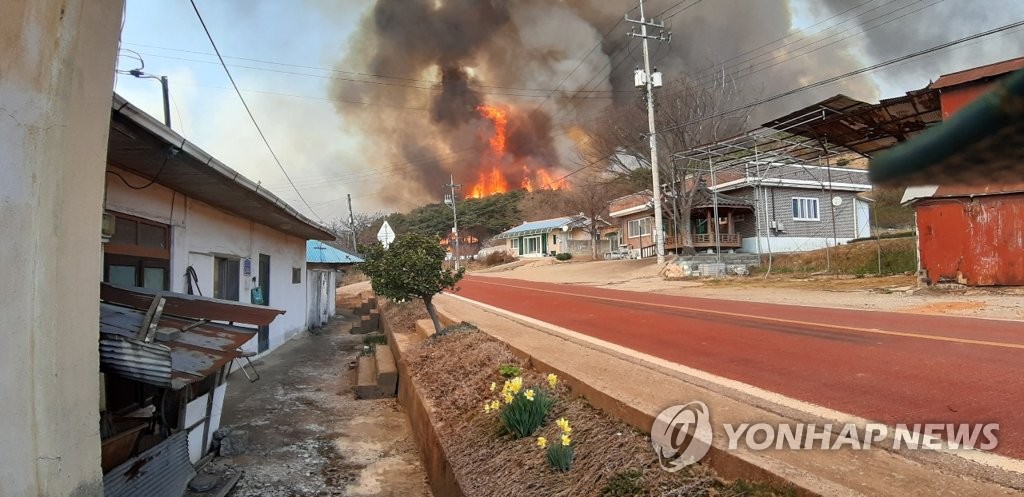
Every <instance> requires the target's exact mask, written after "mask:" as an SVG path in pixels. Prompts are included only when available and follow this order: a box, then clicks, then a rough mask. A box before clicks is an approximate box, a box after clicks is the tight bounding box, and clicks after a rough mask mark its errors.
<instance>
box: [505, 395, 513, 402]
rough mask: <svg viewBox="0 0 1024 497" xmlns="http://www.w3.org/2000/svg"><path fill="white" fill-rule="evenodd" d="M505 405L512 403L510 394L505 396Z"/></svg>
mask: <svg viewBox="0 0 1024 497" xmlns="http://www.w3.org/2000/svg"><path fill="white" fill-rule="evenodd" d="M505 403H506V404H511V403H512V394H510V393H506V394H505Z"/></svg>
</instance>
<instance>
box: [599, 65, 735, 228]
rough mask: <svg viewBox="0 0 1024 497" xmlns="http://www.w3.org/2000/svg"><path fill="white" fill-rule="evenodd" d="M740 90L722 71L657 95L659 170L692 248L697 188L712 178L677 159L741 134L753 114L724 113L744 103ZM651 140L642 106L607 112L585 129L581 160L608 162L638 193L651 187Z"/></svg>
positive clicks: (675, 217) (677, 222)
mask: <svg viewBox="0 0 1024 497" xmlns="http://www.w3.org/2000/svg"><path fill="white" fill-rule="evenodd" d="M741 98H742V95H741V93H740V91H739V88H738V86H737V85H736V84H735V82H733V81H732V80H731V79H729V78H728V77H726V75H725V74H724V72H722V73H721V74H720V75H719V77H717V78H716V79H714V80H713V81H711V82H709V83H708V84H707V85H701V84H698V83H697V82H695V81H693V80H690V79H687V78H685V77H684V78H681V79H679V80H677V81H675V82H673V83H671V84H669V85H667V86H666V87H665V88H663V89H661V90H659V91H658V92H657V94H656V99H655V106H656V107H655V118H656V125H657V126H656V127H657V129H658V130H659V131H658V150H659V157H658V159H659V160H658V162H659V168H660V171H659V172H660V175H661V177H662V178H666V179H667V180H668V184H667V185H663V188H664V189H665V190H666V191H665V195H663V196H662V198H663V199H664V200H663V201H664V202H665V203H666V204H667V205H665V207H667V209H666V212H667V213H668V216H669V217H671V218H672V220H673V221H674V222H673V225H674V226H675V227H676V229H677V230H678V231H679V234H681V235H683V236H684V237H685V244H686V245H687V246H689V247H692V245H693V242H692V239H691V237H690V230H691V227H690V208H691V206H692V205H693V200H694V197H695V194H696V192H697V191H698V189H697V186H698V185H699V184H700V182H701V180H703V179H704V177H705V176H706V174H707V173H708V171H707V169H706V166H703V165H701V164H688V163H680V162H679V161H677V160H674V158H673V157H674V155H675V153H677V152H680V151H684V150H689V149H692V148H694V147H696V146H699V145H703V144H707V143H712V142H714V141H717V140H720V139H722V138H726V137H729V136H732V135H735V134H738V133H740V132H741V131H743V130H744V129H745V128H746V127H747V121H748V119H749V116H750V112H749V110H745V111H737V112H731V113H728V112H725V111H727V110H728V109H733V108H736V107H739V106H740V105H741V104H742V103H743V102H742V100H741ZM646 136H647V112H646V108H645V105H644V103H643V101H640V100H638V101H635V102H632V103H631V104H627V105H617V106H613V107H611V108H609V109H608V110H607V111H606V112H605V113H604V114H603V115H602V116H600V117H599V118H597V119H596V120H595V123H594V125H592V126H591V127H589V128H588V129H587V136H586V140H585V142H584V144H583V145H582V146H581V147H580V156H581V157H582V158H583V160H585V161H587V162H588V163H593V162H598V161H604V162H605V163H606V164H607V168H608V170H609V171H612V172H614V173H616V174H617V175H619V176H620V177H622V178H625V179H626V180H628V181H630V182H631V183H632V184H633V185H634V187H635V188H637V189H642V188H650V186H651V176H650V168H651V157H650V148H649V147H648V141H647V139H646Z"/></svg>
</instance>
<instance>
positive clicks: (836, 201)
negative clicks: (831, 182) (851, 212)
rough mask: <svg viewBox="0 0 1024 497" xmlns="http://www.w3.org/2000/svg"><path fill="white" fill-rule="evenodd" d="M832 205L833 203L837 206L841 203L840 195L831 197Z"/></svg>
mask: <svg viewBox="0 0 1024 497" xmlns="http://www.w3.org/2000/svg"><path fill="white" fill-rule="evenodd" d="M832 205H834V206H836V207H839V206H840V205H843V199H842V197H832Z"/></svg>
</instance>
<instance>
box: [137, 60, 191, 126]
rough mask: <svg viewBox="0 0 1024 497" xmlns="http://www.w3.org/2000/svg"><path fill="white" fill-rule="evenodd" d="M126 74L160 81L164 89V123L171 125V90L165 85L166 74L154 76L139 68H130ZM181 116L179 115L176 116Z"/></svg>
mask: <svg viewBox="0 0 1024 497" xmlns="http://www.w3.org/2000/svg"><path fill="white" fill-rule="evenodd" d="M128 74H131V75H132V76H135V77H136V78H140V79H142V78H148V79H156V80H159V81H160V87H161V88H162V89H163V91H164V125H165V126H167V127H168V128H170V127H171V90H170V88H169V87H168V85H167V76H155V75H153V74H146V73H144V72H142V70H141V69H132V70H131V71H128ZM178 117H181V116H178Z"/></svg>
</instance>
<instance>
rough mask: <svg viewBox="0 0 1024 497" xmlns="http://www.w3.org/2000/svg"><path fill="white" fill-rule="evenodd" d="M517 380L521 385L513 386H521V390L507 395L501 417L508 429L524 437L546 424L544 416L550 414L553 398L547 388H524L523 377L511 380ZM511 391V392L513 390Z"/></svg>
mask: <svg viewBox="0 0 1024 497" xmlns="http://www.w3.org/2000/svg"><path fill="white" fill-rule="evenodd" d="M515 380H519V383H518V384H519V385H520V386H519V387H513V388H520V390H519V391H517V392H515V393H509V394H507V395H506V397H505V401H506V402H505V407H504V408H502V410H501V415H500V418H501V424H502V425H504V427H505V430H506V431H508V432H509V433H510V434H511V435H512V436H513V437H515V438H523V437H528V436H530V435H533V433H534V432H535V431H537V428H540V425H542V424H544V418H546V417H547V415H548V409H550V408H551V404H552V400H551V398H550V397H548V393H547V391H545V390H534V389H532V388H530V389H526V390H522V389H521V388H522V387H521V385H522V378H521V377H516V378H513V379H512V380H509V382H514V381H515ZM509 382H506V384H508V383H509ZM509 391H510V392H511V390H509ZM509 399H511V400H509Z"/></svg>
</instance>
